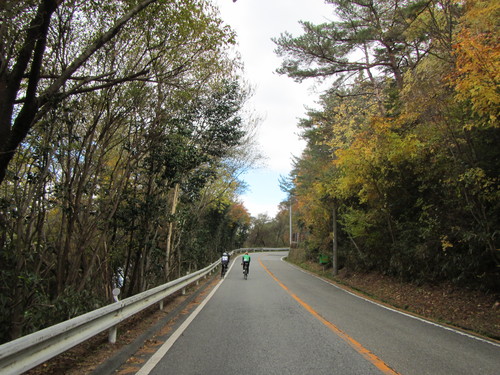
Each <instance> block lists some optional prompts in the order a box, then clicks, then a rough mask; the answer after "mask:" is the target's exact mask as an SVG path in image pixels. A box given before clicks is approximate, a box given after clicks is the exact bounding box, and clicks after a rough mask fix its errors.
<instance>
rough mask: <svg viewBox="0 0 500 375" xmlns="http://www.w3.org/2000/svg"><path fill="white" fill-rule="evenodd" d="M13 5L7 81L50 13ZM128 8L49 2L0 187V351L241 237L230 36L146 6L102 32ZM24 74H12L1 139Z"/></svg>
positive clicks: (197, 12)
mask: <svg viewBox="0 0 500 375" xmlns="http://www.w3.org/2000/svg"><path fill="white" fill-rule="evenodd" d="M14 3H16V5H14ZM14 3H12V4H11V6H10V8H9V9H8V12H7V13H6V14H5V15H6V16H7V17H6V21H7V22H6V24H5V34H4V36H5V37H8V38H7V39H6V40H5V43H6V44H4V45H5V46H6V45H9V46H10V48H8V49H9V50H10V52H11V53H12V55H9V56H6V60H5V61H6V65H5V67H6V69H7V70H9V69H11V68H13V67H14V66H15V61H18V60H19V61H20V59H22V57H23V56H24V55H23V54H20V51H21V45H20V43H22V41H23V40H25V38H24V37H21V36H22V35H21V34H23V33H25V32H26V30H29V29H30V26H29V25H30V22H31V21H32V17H33V16H34V14H35V10H36V6H37V5H40V4H41V5H40V6H43V4H46V3H47V2H42V1H35V2H33V1H31V2H14ZM49 3H51V4H52V3H53V2H49ZM141 3H142V2H141V1H130V0H123V1H107V2H96V1H91V2H73V1H69V2H62V3H61V4H60V5H58V7H57V9H56V10H55V11H54V14H53V15H52V18H51V17H47V18H46V20H47V21H48V22H49V25H48V28H49V30H50V32H49V33H48V35H49V36H48V39H47V48H46V50H45V52H43V53H42V55H43V56H41V57H42V59H41V60H40V64H41V66H40V71H41V72H42V74H41V76H43V77H42V78H41V81H40V82H33V81H32V82H31V86H30V87H32V88H33V95H34V97H35V98H36V99H37V100H39V101H38V102H37V103H38V104H39V105H40V106H39V107H37V105H38V104H37V105H33V106H29V105H26V108H27V109H26V108H25V110H24V111H27V110H28V109H29V110H30V111H32V112H31V113H30V114H31V115H32V116H33V118H32V121H33V123H29V124H27V125H28V128H29V129H30V131H29V132H27V134H26V136H25V138H24V139H23V142H22V143H20V145H19V146H18V147H17V149H16V150H17V152H16V153H15V154H14V156H13V158H12V160H11V162H10V164H9V168H8V171H7V172H8V173H7V174H6V178H5V180H4V181H3V183H2V184H1V185H0V303H1V305H0V313H1V318H0V319H1V321H0V323H1V324H2V327H1V329H0V340H1V342H5V341H8V340H9V339H14V338H17V337H19V336H20V335H22V334H26V333H30V332H32V331H34V330H37V329H40V328H42V327H44V326H47V325H50V324H54V323H56V322H59V321H61V320H65V319H68V318H71V317H74V316H76V315H79V314H82V313H84V312H86V311H89V310H92V309H95V308H96V307H98V306H102V305H103V304H106V303H109V302H110V300H111V299H110V292H111V290H112V289H113V288H114V287H116V286H119V287H121V288H122V296H123V297H127V296H130V295H133V294H135V293H138V292H141V291H143V290H145V289H147V288H150V287H153V286H156V285H159V284H161V283H164V282H165V281H168V280H170V279H172V278H175V277H178V276H179V275H183V274H185V272H186V271H188V270H192V269H193V268H198V267H202V266H205V265H207V264H208V263H209V262H212V261H214V260H215V259H217V258H218V257H219V255H220V254H219V252H221V251H224V250H229V249H231V248H233V247H240V246H241V245H242V243H243V241H244V239H245V238H246V235H247V232H248V228H249V225H250V222H249V221H250V218H249V215H248V213H247V212H246V211H245V210H244V208H243V207H241V204H240V203H239V202H238V201H237V197H236V194H237V191H238V190H239V189H241V187H242V182H241V181H239V180H238V178H237V176H238V175H239V174H240V171H239V170H238V168H244V167H245V166H247V165H246V164H245V163H246V161H244V158H245V157H246V155H243V154H244V153H243V152H242V155H241V156H240V152H241V151H244V148H245V147H250V146H249V144H250V143H249V141H251V139H250V138H249V137H248V134H247V124H246V123H245V121H244V120H243V119H242V117H241V109H242V106H243V104H244V102H245V100H246V99H247V96H248V92H247V90H246V88H245V87H243V86H242V85H241V84H240V83H239V79H238V71H237V67H238V62H237V61H235V60H232V59H230V58H229V57H228V56H227V54H226V50H227V47H228V46H229V45H231V44H233V43H234V33H233V32H232V31H231V30H230V29H229V28H228V27H227V26H224V25H223V24H222V21H221V20H220V18H219V15H218V13H217V10H216V9H215V8H213V7H212V6H211V5H210V4H208V3H207V2H206V1H204V0H182V1H170V2H164V1H158V2H153V3H151V5H150V6H148V7H146V8H143V9H142V11H141V12H139V13H136V14H134V15H132V16H131V18H129V19H128V22H126V23H124V24H123V25H122V26H121V27H120V28H118V29H113V27H114V25H115V24H116V22H117V21H118V20H119V19H121V18H122V17H124V15H126V14H127V12H129V11H131V10H132V9H135V8H134V7H135V6H136V5H139V4H141ZM53 4H54V5H55V3H53ZM61 25H64V27H60V26H61ZM108 30H112V31H113V32H112V34H113V38H110V39H107V40H106V41H104V39H106V35H107V34H106V32H107V31H108ZM28 39H29V38H28ZM97 40H101V41H103V44H99V43H97V44H92V43H94V42H96V41H97ZM97 45H99V47H98V48H94V47H95V46H97ZM28 47H29V46H27V47H26V48H27V49H29V48H28ZM83 51H86V52H85V53H88V54H87V55H85V57H82V56H83V55H82V53H83ZM17 54H19V56H18V55H17ZM21 55H22V56H21ZM33 64H34V63H33ZM33 64H32V65H31V66H34V65H33ZM73 66H75V67H77V68H76V70H75V71H68V69H69V68H68V67H73ZM63 73H64V74H63ZM9 74H10V76H9ZM34 75H36V74H28V73H26V74H20V75H19V77H18V78H19V81H20V82H21V84H20V88H19V90H21V91H20V92H19V93H17V94H15V93H14V95H13V96H12V98H14V99H15V100H19V102H17V103H13V104H12V105H13V106H14V107H15V108H16V109H15V110H13V111H12V119H10V120H12V122H11V121H10V120H9V119H7V120H8V121H7V123H8V126H9V130H10V129H11V127H10V126H11V125H12V124H13V123H15V122H16V121H17V122H22V120H23V118H21V117H22V116H20V117H16V116H18V115H19V113H24V112H23V110H22V106H23V105H25V101H29V100H28V99H26V98H24V96H26V90H27V87H28V86H29V85H30V83H29V80H30V79H31V78H32V77H33V76H34ZM14 76H15V72H14V71H13V70H10V71H9V72H7V73H6V75H5V76H2V77H3V78H2V77H0V80H2V79H6V77H7V78H8V77H10V78H12V79H14V78H16V77H17V76H16V77H14ZM28 76H29V77H28ZM57 77H61V78H60V79H61V80H64V79H65V80H66V81H65V84H64V85H63V86H64V92H59V91H58V89H57V84H58V82H59V81H57ZM14 86H15V85H14ZM14 86H11V87H14ZM49 87H52V88H54V90H55V91H53V92H52V91H50V90H49ZM61 87H62V86H61ZM47 90H48V91H47ZM2 95H3V94H2ZM2 95H0V105H2V110H4V109H5V111H6V112H5V113H7V112H8V108H7V107H8V103H6V102H5V101H3V102H2V100H3V99H5V98H6V97H7V96H8V95H7V96H6V95H3V96H2ZM16 98H17V99H16ZM6 108H7V109H6ZM4 120H5V118H3V117H2V119H0V122H2V121H4ZM30 121H31V120H30ZM28 122H29V121H28ZM4 125H5V121H4V122H2V123H1V124H0V131H3V130H4V129H5V126H4ZM24 125H26V124H24ZM14 133H15V132H14ZM1 134H2V136H1V137H0V148H1V147H3V146H5V144H4V143H3V142H4V140H5V139H7V138H8V137H10V135H9V134H7V136H6V137H5V138H4V137H3V134H5V133H1ZM14 148H15V147H13V148H11V149H9V150H12V149H14ZM249 152H250V151H249ZM0 154H1V155H0V159H2V157H3V156H4V154H3V153H0Z"/></svg>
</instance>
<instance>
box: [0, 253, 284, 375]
mask: <svg viewBox="0 0 500 375" xmlns="http://www.w3.org/2000/svg"><path fill="white" fill-rule="evenodd" d="M286 250H289V249H288V248H245V249H237V250H233V251H232V253H242V252H245V251H249V252H255V251H259V252H260V251H286ZM219 264H220V260H218V261H217V262H215V263H213V264H211V265H209V266H207V267H205V268H203V269H202V270H199V271H196V272H194V273H192V274H189V275H186V276H184V277H181V278H179V279H177V280H173V281H171V282H168V283H166V284H163V285H160V286H158V287H156V288H153V289H149V290H147V291H145V292H142V293H139V294H136V295H134V296H132V297H129V298H126V299H124V300H121V301H117V302H114V303H112V304H110V305H107V306H104V307H101V308H99V309H97V310H94V311H90V312H88V313H86V314H83V315H80V316H77V317H76V318H73V319H70V320H67V321H65V322H62V323H59V324H56V325H54V326H51V327H47V328H45V329H42V330H40V331H38V332H35V333H32V334H30V335H26V336H23V337H21V338H19V339H16V340H13V341H10V342H8V343H6V344H3V345H0V374H2V375H18V374H22V373H23V372H25V371H28V370H30V369H32V368H33V367H35V366H37V365H39V364H41V363H43V362H45V361H47V360H49V359H51V358H53V357H55V356H56V355H58V354H60V353H63V352H65V351H66V350H69V349H71V348H72V347H74V346H76V345H78V344H80V343H82V342H84V341H86V340H88V339H90V338H91V337H93V336H95V335H97V334H99V333H101V332H104V331H106V330H109V340H110V342H115V341H116V328H117V325H118V324H119V323H121V322H123V321H124V320H126V319H127V318H130V317H131V316H132V315H134V314H136V313H138V312H140V311H142V310H144V309H146V308H148V307H150V306H152V305H154V304H156V303H159V304H160V308H163V300H164V299H165V298H166V297H168V296H170V295H172V294H174V293H175V292H177V291H179V290H182V289H184V288H186V287H187V286H188V285H190V284H192V283H194V282H197V281H199V280H200V279H201V278H203V277H205V276H207V275H208V274H209V273H211V272H212V271H213V270H214V269H215V268H216V267H218V266H219Z"/></svg>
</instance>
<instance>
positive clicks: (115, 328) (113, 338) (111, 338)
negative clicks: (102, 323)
mask: <svg viewBox="0 0 500 375" xmlns="http://www.w3.org/2000/svg"><path fill="white" fill-rule="evenodd" d="M117 332H118V326H113V327H111V328H110V329H109V334H108V341H109V343H110V344H116V335H117Z"/></svg>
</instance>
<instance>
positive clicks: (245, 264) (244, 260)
mask: <svg viewBox="0 0 500 375" xmlns="http://www.w3.org/2000/svg"><path fill="white" fill-rule="evenodd" d="M251 260H252V258H251V257H250V255H248V251H245V254H244V255H243V257H242V258H241V264H242V265H243V273H245V268H246V270H247V274H248V273H250V261H251Z"/></svg>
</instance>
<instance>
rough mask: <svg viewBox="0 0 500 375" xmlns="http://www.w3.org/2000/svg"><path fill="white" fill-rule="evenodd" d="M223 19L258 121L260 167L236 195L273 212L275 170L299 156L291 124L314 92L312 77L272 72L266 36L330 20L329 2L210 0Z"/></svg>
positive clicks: (276, 61)
mask: <svg viewBox="0 0 500 375" xmlns="http://www.w3.org/2000/svg"><path fill="white" fill-rule="evenodd" d="M215 3H216V4H218V6H219V9H220V11H221V15H222V18H223V20H224V21H225V22H226V23H227V24H228V25H230V26H231V27H232V28H233V30H235V31H236V33H237V40H238V47H237V49H238V50H239V52H240V54H241V56H242V59H243V62H244V64H245V78H246V80H247V81H248V82H249V83H250V84H251V85H252V86H253V87H254V91H255V94H254V96H253V98H252V100H251V102H250V103H249V107H250V109H251V110H253V111H254V112H255V113H256V114H257V115H258V116H259V117H260V118H262V121H261V123H260V126H259V131H258V142H259V144H260V151H261V153H263V154H264V155H265V156H266V158H267V162H266V167H265V168H262V169H259V170H254V171H252V172H250V173H247V174H246V175H245V176H243V179H244V180H245V181H246V182H247V183H248V184H249V189H248V191H247V192H246V193H245V194H244V195H243V196H242V197H241V199H242V200H243V203H244V204H245V207H246V208H247V209H248V211H249V212H250V214H251V215H252V216H257V215H258V214H261V213H262V214H263V213H267V214H268V215H269V216H271V217H274V216H275V214H276V213H277V211H278V205H279V203H280V202H281V201H282V200H284V199H285V198H286V194H285V193H283V192H281V191H280V188H279V183H278V179H279V176H280V175H283V176H288V174H289V172H290V170H291V168H292V157H293V156H300V154H301V152H302V149H303V147H304V142H303V141H302V140H300V139H299V136H298V133H299V130H298V129H297V126H296V125H297V123H298V121H299V119H300V118H304V117H305V113H306V111H307V109H306V107H314V106H315V102H316V101H317V99H318V97H319V94H318V93H317V92H316V90H314V82H313V81H305V82H303V83H301V84H299V83H296V82H294V81H293V80H292V79H291V78H288V77H287V76H281V75H278V74H277V73H276V72H275V71H276V69H277V68H279V66H280V64H281V59H280V58H279V57H278V56H276V54H275V53H274V50H275V48H276V45H275V44H274V43H273V42H272V41H271V38H276V37H279V35H280V34H281V33H283V32H285V31H287V32H290V33H292V34H293V35H295V36H297V35H300V34H302V29H301V26H300V25H299V23H298V22H299V21H300V20H303V21H311V22H313V23H322V22H327V21H329V20H331V19H332V9H333V8H332V6H331V5H327V4H325V3H324V0H237V1H236V2H233V0H215Z"/></svg>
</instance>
